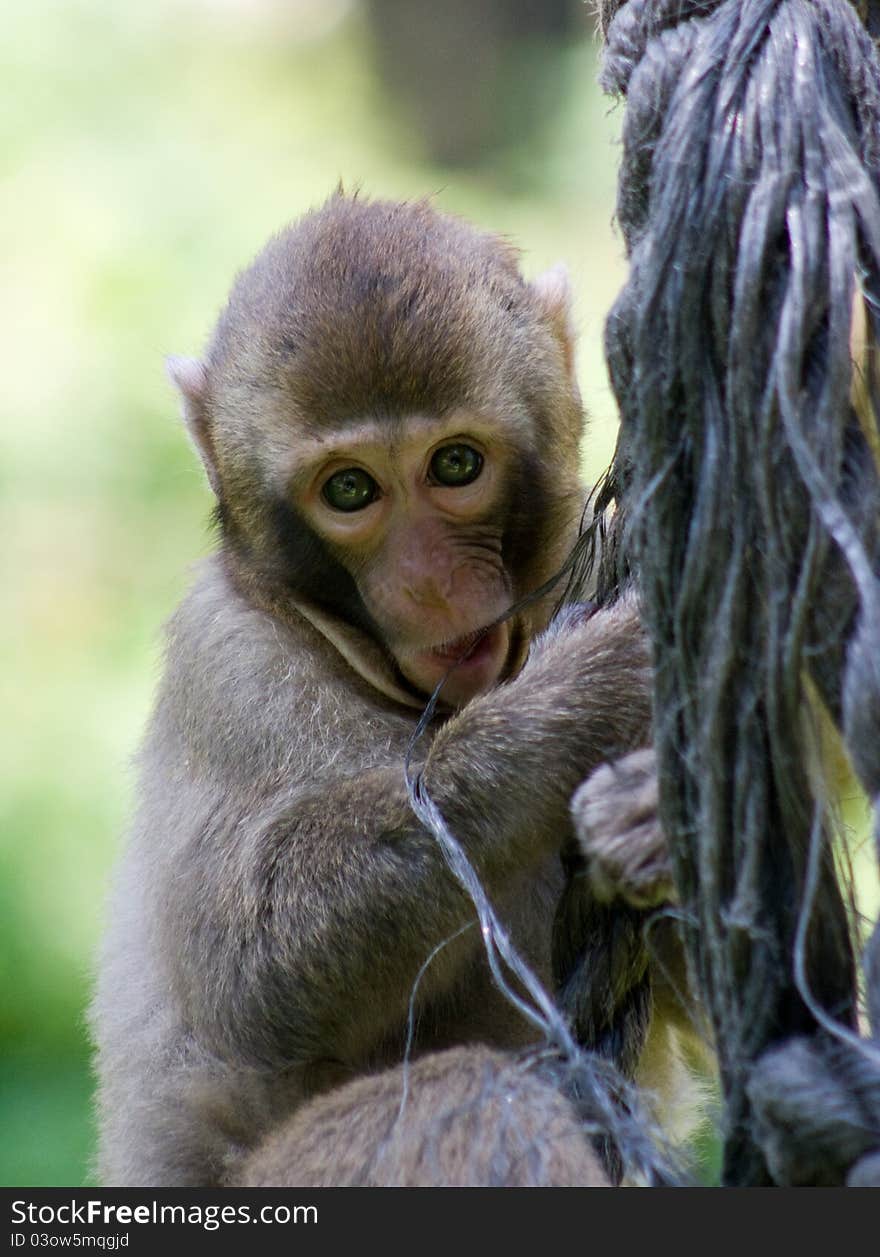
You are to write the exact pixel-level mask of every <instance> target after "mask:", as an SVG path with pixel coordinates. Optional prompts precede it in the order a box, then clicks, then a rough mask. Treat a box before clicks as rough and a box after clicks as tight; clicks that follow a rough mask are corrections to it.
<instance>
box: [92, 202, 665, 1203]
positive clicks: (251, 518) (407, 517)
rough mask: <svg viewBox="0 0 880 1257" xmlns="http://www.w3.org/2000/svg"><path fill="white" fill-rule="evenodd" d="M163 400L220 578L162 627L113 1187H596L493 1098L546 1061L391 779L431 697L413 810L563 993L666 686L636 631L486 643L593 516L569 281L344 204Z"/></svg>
mask: <svg viewBox="0 0 880 1257" xmlns="http://www.w3.org/2000/svg"><path fill="white" fill-rule="evenodd" d="M169 371H170V374H171V377H172V379H173V381H174V382H175V384H176V385H177V387H178V389H179V391H180V394H181V396H182V400H183V411H184V415H185V418H186V422H187V425H188V428H189V431H190V434H191V435H192V438H193V440H194V442H195V445H196V447H197V448H198V451H199V453H200V455H201V457H202V461H203V463H204V466H205V470H206V472H207V475H208V479H209V482H210V485H211V488H212V489H213V492H214V494H215V497H216V515H217V521H218V525H219V534H220V546H219V551H218V553H217V554H215V555H214V556H213V557H211V558H209V559H208V560H207V561H205V562H204V563H202V564H201V566H200V569H199V571H198V574H197V577H196V581H195V584H194V586H193V588H192V590H191V592H190V593H189V595H188V596H187V598H186V599H185V600H184V602H183V604H182V605H181V607H180V608H179V609H178V611H177V612H176V614H175V615H174V617H173V619H172V620H171V623H170V626H169V629H168V640H167V652H166V661H165V670H164V676H163V679H162V683H161V686H160V689H159V693H158V697H157V700H156V706H155V710H154V713H153V716H152V719H151V722H150V725H149V728H148V731H147V734H146V739H145V743H144V746H143V750H142V755H141V760H140V765H141V782H140V788H139V806H138V809H137V815H136V819H135V822H134V826H133V830H132V833H131V835H130V838H129V841H128V844H127V847H126V849H125V852H124V854H123V856H122V859H121V861H120V864H119V867H118V870H117V873H116V878H115V885H114V889H113V893H112V898H111V905H110V924H109V929H108V931H107V934H106V938H105V942H104V947H103V953H102V959H101V966H100V979H99V984H98V990H97V994H96V998H95V1001H94V1005H93V1012H92V1016H93V1025H94V1032H95V1038H96V1041H97V1045H98V1073H99V1082H100V1090H99V1106H100V1153H99V1173H100V1176H101V1179H102V1181H103V1182H105V1183H107V1184H120V1185H132V1186H185V1185H201V1186H216V1185H234V1184H237V1183H238V1184H241V1183H258V1184H270V1185H271V1184H276V1185H284V1184H301V1185H312V1184H318V1185H320V1184H327V1185H333V1184H337V1185H344V1184H370V1183H386V1184H395V1183H416V1184H418V1183H421V1184H429V1183H464V1184H468V1183H470V1184H491V1183H519V1184H529V1183H535V1184H539V1185H540V1184H549V1185H553V1184H563V1183H589V1182H603V1181H605V1178H604V1174H603V1171H602V1168H601V1166H600V1165H599V1163H598V1161H597V1159H596V1157H595V1155H594V1154H593V1152H592V1150H591V1148H590V1146H589V1143H588V1142H587V1141H586V1139H585V1138H583V1137H582V1135H581V1133H580V1131H579V1130H578V1128H577V1121H576V1118H575V1115H574V1113H573V1110H571V1109H569V1107H568V1102H567V1101H566V1100H565V1099H564V1098H563V1097H562V1096H561V1095H560V1094H559V1093H558V1092H557V1091H556V1090H555V1089H554V1088H553V1087H552V1086H551V1085H550V1084H549V1083H548V1082H542V1081H541V1080H540V1079H538V1078H534V1077H533V1078H531V1079H530V1080H529V1081H528V1083H527V1085H523V1086H522V1087H521V1088H519V1089H517V1090H513V1091H511V1090H510V1088H509V1087H508V1081H509V1078H510V1076H511V1075H510V1071H511V1068H512V1062H514V1059H515V1058H514V1054H515V1052H516V1051H518V1050H520V1049H521V1048H523V1047H524V1046H526V1045H528V1044H530V1043H531V1042H532V1041H533V1040H534V1038H535V1031H534V1029H533V1028H532V1027H531V1025H530V1024H528V1023H527V1022H526V1021H525V1020H524V1018H523V1017H522V1016H521V1014H520V1013H518V1012H517V1011H516V1009H514V1008H513V1007H511V1006H510V1004H509V1003H508V1002H507V1001H506V1000H505V999H504V998H502V996H501V995H500V993H499V992H498V991H497V990H496V988H495V986H494V984H493V982H492V980H491V976H490V973H489V968H488V965H487V962H486V958H485V955H484V951H483V946H482V942H481V938H480V933H479V930H478V929H476V928H473V923H474V911H473V906H472V905H471V903H470V901H469V899H468V898H467V896H466V895H465V893H464V892H463V890H462V889H461V888H460V886H459V885H458V884H457V882H456V881H455V879H454V878H453V876H452V874H451V873H450V872H449V870H448V869H447V867H446V865H445V863H444V860H443V857H442V855H441V853H440V851H439V849H438V846H437V843H436V841H435V840H434V839H433V837H432V836H431V835H430V834H428V833H427V832H426V831H425V830H424V829H423V828H422V826H421V825H420V823H419V822H418V821H417V819H416V817H415V816H414V814H413V813H412V811H411V809H410V806H409V803H408V799H407V794H406V789H405V780H404V757H405V754H406V752H407V748H408V746H409V743H410V740H411V738H412V735H413V732H414V729H415V727H416V724H417V722H418V719H419V716H420V714H421V712H422V710H423V708H424V706H425V704H426V702H427V699H428V696H429V695H430V694H431V692H432V690H433V689H434V688H435V686H437V685H438V684H439V683H440V682H441V681H442V682H443V685H442V690H441V693H440V698H441V704H440V706H439V708H438V714H437V715H436V717H435V718H434V720H433V721H432V723H431V725H430V727H429V729H428V731H427V733H426V734H425V736H424V738H423V739H422V742H421V743H420V745H419V747H418V767H419V770H420V772H421V774H422V780H423V782H424V784H425V787H426V789H427V791H428V792H429V794H430V796H431V798H432V799H433V800H434V802H435V803H436V805H437V806H438V807H439V809H440V811H441V812H442V814H443V816H444V817H445V819H446V821H447V823H448V824H449V826H450V827H451V829H452V831H453V832H454V833H455V835H456V837H457V839H458V841H459V842H460V843H461V844H462V846H463V847H464V849H465V851H466V852H467V855H468V858H469V860H470V861H471V863H472V865H473V867H474V868H475V870H476V871H477V873H478V875H479V876H480V878H481V880H482V882H483V884H484V886H485V888H486V890H487V893H488V894H489V896H490V898H491V900H492V902H493V904H494V906H495V908H496V911H497V912H498V914H499V916H500V918H501V919H502V921H503V922H504V924H505V926H506V927H507V929H508V930H509V932H510V934H511V937H512V938H513V940H514V942H515V944H516V946H517V947H518V948H519V950H520V953H521V954H522V955H523V956H524V957H525V958H526V960H527V961H528V963H529V964H530V965H531V966H532V968H533V969H534V971H535V972H536V973H537V974H538V975H539V977H541V978H542V979H543V980H544V981H545V983H547V984H548V985H549V984H550V982H551V958H550V949H551V933H552V922H553V917H554V912H555V910H556V906H557V903H558V901H559V898H560V894H561V890H562V886H563V881H564V878H563V870H562V864H561V860H560V852H561V850H562V848H563V845H564V844H565V843H567V842H571V840H572V838H571V835H572V829H571V820H570V817H569V803H570V800H571V796H572V794H573V793H574V791H575V790H576V788H577V787H578V786H579V785H580V784H581V782H583V781H584V780H585V779H586V778H587V777H588V775H589V774H590V773H591V772H592V771H593V769H595V768H596V767H597V766H598V765H600V764H602V763H603V762H605V761H607V760H611V759H614V758H616V757H618V756H620V755H623V754H625V753H627V752H629V751H632V750H635V749H636V748H638V747H640V746H643V745H644V744H645V743H646V742H647V741H648V740H649V735H650V688H651V687H650V674H649V666H648V658H647V652H646V646H645V642H644V640H643V636H642V632H641V629H640V626H639V621H638V616H637V614H636V611H635V609H634V606H633V605H632V603H631V602H630V601H627V600H623V601H621V602H620V603H618V604H617V605H616V606H614V607H612V608H610V609H606V610H602V611H599V612H597V613H596V614H594V615H592V616H590V617H584V616H580V617H579V616H577V615H568V616H566V617H564V618H563V620H562V621H560V622H559V623H558V624H557V625H556V626H555V627H551V628H550V630H549V631H548V632H545V630H546V629H547V621H548V618H549V616H550V612H551V606H552V600H553V597H554V596H558V595H548V596H547V597H545V598H544V599H543V600H539V601H536V602H533V603H531V604H530V605H529V606H528V607H527V608H526V609H524V610H521V611H519V612H518V613H516V614H514V615H512V616H510V617H509V618H507V619H503V620H502V619H500V617H501V616H502V615H503V614H504V613H505V612H506V611H507V610H508V608H510V607H511V606H512V604H514V603H515V602H516V601H517V600H518V599H520V598H521V597H522V596H523V595H525V594H527V593H529V592H530V591H533V590H535V589H537V588H539V587H540V586H541V585H542V584H543V582H545V581H546V580H547V579H548V577H550V576H551V575H553V574H554V573H555V572H556V571H557V570H558V569H559V567H560V565H561V564H562V562H563V561H564V559H565V557H566V555H567V554H568V552H569V550H570V547H571V545H572V543H573V541H574V539H575V536H576V533H577V528H578V521H579V518H580V515H581V511H582V504H583V492H582V488H581V484H580V479H579V472H578V455H579V444H580V439H581V433H582V427H583V415H582V409H581V404H580V400H579V396H578V390H577V386H576V383H575V375H574V363H573V350H572V342H571V333H570V328H569V314H568V293H567V286H566V283H565V279H564V276H563V275H562V274H561V273H559V272H557V271H553V272H551V273H550V274H549V275H547V276H545V277H543V278H541V279H538V280H537V281H535V282H534V283H527V282H525V281H524V279H523V278H522V277H521V275H520V273H519V271H518V268H517V262H516V256H515V253H514V251H513V250H512V249H511V248H510V247H509V246H508V245H507V244H506V243H505V242H503V241H502V240H500V239H498V238H496V237H493V236H491V235H487V234H483V233H482V232H479V231H477V230H475V229H473V228H472V227H470V226H468V225H466V224H464V223H462V222H460V221H458V220H456V219H454V218H450V217H446V216H443V215H441V214H439V213H437V212H435V211H434V210H433V209H432V208H431V207H430V206H428V205H427V204H423V203H416V204H393V203H386V202H369V201H366V200H363V199H360V198H356V197H355V198H351V197H346V196H344V195H342V194H337V195H335V196H334V197H332V198H331V199H330V200H329V201H328V202H327V204H326V205H324V207H323V208H321V209H320V210H318V211H316V212H314V213H311V214H308V215H306V216H305V217H304V218H303V219H301V220H300V221H299V222H298V223H296V224H294V225H293V226H292V227H291V228H289V229H288V230H286V231H284V232H282V233H280V234H279V235H278V236H276V237H275V238H274V239H273V240H272V241H270V243H269V244H268V245H267V246H266V248H265V249H264V250H263V252H262V253H261V254H260V255H259V256H258V258H257V259H256V261H255V262H254V263H253V264H252V265H251V266H250V267H249V269H247V270H246V271H245V272H244V273H243V274H242V275H240V276H239V278H238V279H237V281H236V283H235V285H234V287H233V290H232V294H231V296H230V298H229V302H228V305H227V306H226V309H225V310H224V312H223V313H222V315H221V317H220V320H219V323H218V325H217V328H216V330H215V332H214V335H213V338H212V340H211V342H210V345H209V348H208V351H207V355H206V357H205V360H204V362H197V361H187V360H182V359H172V360H171V361H170V364H169ZM487 628H488V631H486V632H483V630H486V629H487ZM481 634H482V636H481ZM462 656H466V658H464V659H463V661H462V662H460V663H459V665H458V666H457V667H454V668H453V667H452V665H453V664H454V663H455V661H456V660H458V659H460V658H461V657H462ZM435 952H436V955H434V954H433V953H435ZM429 957H432V959H431V960H430V963H426V962H428V960H429ZM417 979H418V981H417ZM410 1015H411V1025H412V1033H411V1036H410V1039H409V1043H408V1026H409V1024H410ZM407 1052H408V1054H409V1064H408V1066H407V1069H408V1073H407V1077H406V1096H407V1099H406V1103H405V1104H404V1105H403V1107H401V1100H402V1096H403V1094H404V1077H403V1072H404V1067H403V1066H402V1064H401V1062H402V1061H403V1059H404V1056H405V1054H406V1053H407ZM463 1106H464V1107H466V1108H467V1107H468V1106H470V1107H469V1108H468V1112H469V1113H470V1114H471V1118H470V1119H469V1120H468V1121H465V1122H462V1121H460V1120H459V1119H457V1118H456V1119H455V1120H453V1115H455V1114H456V1112H460V1111H463ZM468 1132H470V1133H468ZM475 1132H476V1133H475ZM477 1133H478V1136H479V1137H478V1138H477ZM550 1134H552V1135H553V1137H552V1138H550V1137H549V1135H550Z"/></svg>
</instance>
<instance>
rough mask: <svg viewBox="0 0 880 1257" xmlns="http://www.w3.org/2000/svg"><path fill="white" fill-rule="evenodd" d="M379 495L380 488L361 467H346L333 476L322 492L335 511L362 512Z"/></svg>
mask: <svg viewBox="0 0 880 1257" xmlns="http://www.w3.org/2000/svg"><path fill="white" fill-rule="evenodd" d="M378 493H379V486H378V485H377V484H376V482H375V480H374V479H373V477H372V476H370V475H368V474H367V472H365V471H362V470H361V468H360V467H346V468H345V470H344V471H337V472H336V474H335V475H333V476H331V477H330V479H329V480H328V481H327V483H326V484H325V485H324V487H323V489H322V490H321V496H322V497H323V499H324V501H325V502H326V503H327V504H328V506H332V507H333V509H334V511H362V510H363V509H364V507H365V506H369V505H370V503H371V502H372V501H373V499H374V498H375V497H377V495H378Z"/></svg>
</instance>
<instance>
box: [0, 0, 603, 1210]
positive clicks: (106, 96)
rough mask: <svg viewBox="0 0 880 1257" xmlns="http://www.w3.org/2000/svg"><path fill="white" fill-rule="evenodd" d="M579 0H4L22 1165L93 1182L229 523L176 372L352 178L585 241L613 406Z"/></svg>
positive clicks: (11, 1046)
mask: <svg viewBox="0 0 880 1257" xmlns="http://www.w3.org/2000/svg"><path fill="white" fill-rule="evenodd" d="M595 77H596V62H595V46H594V41H593V36H592V29H591V24H590V21H589V17H588V13H587V10H586V9H585V8H584V6H583V5H582V4H580V3H579V2H578V0H571V2H569V0H558V2H557V0H497V2H493V0H448V2H447V3H445V4H437V3H436V2H435V0H150V3H134V4H129V5H121V4H118V3H113V2H112V0H29V3H28V4H27V5H24V4H18V5H13V4H12V3H11V2H10V3H7V4H6V5H4V6H3V40H2V45H0V82H2V85H3V87H2V91H3V97H4V100H3V108H2V110H0V136H2V141H0V179H2V187H0V219H2V222H3V240H4V245H5V248H4V254H3V258H2V263H0V264H2V282H0V310H2V329H3V335H2V340H0V343H2V352H3V354H4V364H3V383H4V388H3V398H2V403H0V404H2V407H3V422H2V428H0V529H2V536H3V537H4V538H5V542H4V547H3V549H4V563H5V566H6V573H5V575H4V579H3V582H2V588H3V596H4V598H6V599H7V600H8V605H7V607H6V610H5V614H4V615H3V616H2V617H0V634H2V650H3V657H4V658H5V659H6V660H7V663H6V666H5V667H4V670H3V672H4V682H5V685H6V687H7V689H6V694H5V702H4V710H5V711H6V720H5V721H4V728H3V732H2V734H0V737H2V742H3V745H2V756H0V762H2V765H3V769H4V772H5V780H4V783H3V789H2V795H0V797H2V804H0V807H2V823H0V975H2V987H3V998H2V1002H0V1129H2V1130H3V1135H4V1137H3V1139H2V1141H0V1184H4V1185H30V1186H37V1185H74V1184H80V1183H83V1182H84V1181H88V1178H89V1173H90V1170H89V1162H90V1157H91V1154H92V1148H93V1130H92V1125H91V1117H90V1093H91V1086H92V1083H91V1078H90V1073H89V1049H88V1043H87V1038H86V1034H85V1029H84V1021H83V1010H84V1007H85V1004H86V1002H87V997H88V990H89V986H90V968H91V964H92V957H93V955H94V950H95V946H96V941H97V939H98V937H99V934H100V930H101V923H102V910H103V908H102V905H103V897H104V891H105V885H106V880H107V875H108V870H109V868H110V865H111V862H112V859H113V856H114V852H115V851H116V849H117V846H118V843H119V841H120V836H121V834H122V832H123V831H124V826H125V818H126V815H127V812H128V810H129V806H130V802H131V789H132V774H131V768H130V761H131V757H132V755H133V752H134V750H135V748H136V745H137V741H138V737H139V731H140V729H141V727H142V725H143V722H144V720H145V717H146V713H147V710H148V706H149V702H150V696H151V691H152V689H153V686H154V683H155V680H156V675H157V669H158V660H159V645H160V639H159V630H160V625H161V623H162V621H163V620H164V619H165V617H166V616H167V615H168V614H169V613H170V611H171V610H172V608H173V606H174V604H175V602H176V601H177V599H178V598H179V596H180V594H181V592H182V591H183V589H184V587H185V584H186V580H187V575H186V571H187V566H188V564H189V563H191V562H192V560H193V559H195V558H196V557H197V556H198V555H200V554H201V553H203V552H204V551H205V550H206V549H207V548H208V547H209V544H210V541H209V536H208V531H207V516H208V511H209V508H210V501H209V494H208V491H207V486H206V484H205V483H204V482H203V478H202V475H201V472H200V469H199V467H198V465H197V460H196V458H195V456H194V455H193V454H192V453H191V451H190V449H189V447H188V444H187V440H186V438H185V435H184V432H183V429H182V426H181V425H180V424H179V423H178V421H177V414H176V410H177V408H176V402H175V399H174V397H173V396H172V392H171V389H170V386H169V385H168V384H167V383H166V381H165V378H164V373H163V365H162V364H163V357H164V355H165V354H168V353H186V354H194V353H198V352H199V351H200V350H201V348H202V346H203V344H204V341H205V339H206V337H207V334H208V332H209V329H210V327H211V325H212V323H213V320H214V318H215V315H216V313H217V312H218V310H219V307H220V305H221V303H222V301H223V299H224V296H225V293H226V291H227V289H228V286H229V283H230V280H231V278H232V275H233V274H234V272H235V271H236V270H237V269H238V268H240V267H241V266H242V265H244V264H245V263H246V262H247V261H248V260H249V259H250V257H251V256H252V255H253V254H254V253H255V252H256V250H257V249H258V248H259V247H260V245H261V244H262V243H263V241H264V240H265V239H266V237H268V235H269V234H270V233H271V232H273V231H274V230H275V229H276V228H278V227H279V226H280V225H282V224H284V223H285V222H286V221H288V220H289V219H291V218H293V217H295V216H297V215H298V214H300V213H301V212H303V211H304V210H306V209H308V208H309V207H310V206H313V205H316V204H318V203H320V202H321V201H322V200H323V199H324V198H325V197H326V196H327V195H328V193H329V192H330V191H331V190H332V189H333V188H334V186H335V185H336V184H337V182H338V181H339V180H340V179H342V180H344V182H345V184H346V186H348V187H354V186H356V185H360V186H361V187H362V189H363V191H364V192H365V193H366V194H372V195H377V196H379V195H381V196H389V197H416V196H422V195H425V194H428V195H431V196H433V197H434V198H435V200H436V203H437V205H438V206H439V207H440V208H442V209H445V210H449V211H454V212H458V213H461V214H464V215H466V216H467V217H469V218H471V219H473V220H475V221H476V222H477V223H479V224H482V225H484V226H485V227H487V228H490V229H493V230H495V231H498V232H502V233H505V234H507V235H509V236H511V237H512V238H513V239H514V240H515V241H516V242H517V243H518V244H519V245H520V246H521V247H522V249H523V265H524V269H525V271H526V273H527V274H528V275H534V274H536V273H538V272H539V271H540V270H541V269H543V268H544V267H546V266H548V265H551V264H553V263H554V262H555V261H557V260H558V259H560V258H561V259H564V260H566V261H567V263H568V264H569V267H570V271H571V275H572V280H573V284H574V289H575V292H576V294H577V302H576V310H575V314H576V319H577V324H578V327H579V329H580V333H581V348H580V358H579V370H580V375H581V380H582V386H583V392H584V398H585V401H586V404H587V407H588V409H589V410H590V412H591V414H592V416H593V439H592V441H591V443H590V447H589V455H588V466H587V467H585V474H586V475H587V476H588V477H589V478H594V477H595V476H596V475H598V473H599V472H600V471H601V470H602V468H603V467H604V466H605V464H606V463H607V462H608V459H609V457H610V453H611V449H612V446H613V439H614V408H613V403H612V401H611V398H610V394H609V392H608V389H607V385H606V377H605V371H604V366H603V363H602V356H601V347H600V341H601V327H602V321H603V317H604V314H605V312H606V311H607V309H608V306H609V305H610V303H611V300H612V299H613V296H614V294H615V292H616V290H617V288H618V287H619V285H620V282H621V280H622V276H623V262H622V247H621V244H620V241H619V238H618V237H617V236H616V235H615V233H614V230H613V225H612V213H613V200H614V165H615V160H616V148H615V137H616V135H617V132H618V129H619V122H620V114H619V111H616V110H613V109H612V108H611V107H610V106H609V104H608V102H607V101H605V100H603V99H602V98H601V96H600V94H599V92H598V90H597V89H596V87H595Z"/></svg>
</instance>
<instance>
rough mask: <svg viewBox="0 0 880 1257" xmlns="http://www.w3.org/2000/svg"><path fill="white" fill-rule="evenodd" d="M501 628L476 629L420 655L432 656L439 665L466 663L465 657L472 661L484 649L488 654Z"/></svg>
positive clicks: (430, 648)
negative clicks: (494, 637) (495, 635)
mask: <svg viewBox="0 0 880 1257" xmlns="http://www.w3.org/2000/svg"><path fill="white" fill-rule="evenodd" d="M500 627H501V626H500V625H496V626H495V628H481V629H475V630H474V632H473V633H465V634H464V636H463V637H456V638H455V639H454V640H453V641H451V642H443V643H442V644H441V645H440V646H431V647H429V649H428V650H425V651H421V652H420V654H422V655H423V656H430V657H431V658H433V659H436V660H437V661H438V663H446V664H453V663H457V662H458V660H461V661H462V662H463V663H464V662H465V661H466V660H465V657H467V659H471V658H472V657H473V656H474V655H478V654H482V653H483V651H484V649H485V650H486V651H487V652H488V651H489V650H490V649H491V646H492V645H494V643H493V642H491V641H490V639H491V638H492V635H493V633H496V632H497V631H498V630H499V629H500ZM481 639H482V640H481Z"/></svg>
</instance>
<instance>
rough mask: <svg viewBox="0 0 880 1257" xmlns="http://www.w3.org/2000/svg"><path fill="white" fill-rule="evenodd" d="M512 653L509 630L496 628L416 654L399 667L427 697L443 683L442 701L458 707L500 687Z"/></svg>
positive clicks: (500, 626) (503, 626) (473, 633)
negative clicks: (499, 682) (494, 687)
mask: <svg viewBox="0 0 880 1257" xmlns="http://www.w3.org/2000/svg"><path fill="white" fill-rule="evenodd" d="M509 651H510V633H509V629H508V626H507V624H496V625H492V626H491V627H489V628H481V629H476V630H474V631H473V632H471V633H464V634H462V636H461V637H456V638H453V639H451V640H449V641H445V642H441V643H440V644H439V645H437V646H431V647H428V648H426V649H423V650H420V651H414V652H413V653H412V654H411V655H409V656H408V657H407V658H406V659H402V660H401V661H400V666H401V669H402V671H403V674H404V676H406V677H407V678H408V679H409V681H411V682H412V684H414V685H415V686H417V687H418V688H419V689H420V690H422V691H424V692H425V693H428V694H430V693H431V691H432V690H433V689H434V687H435V686H436V685H438V684H439V683H440V682H441V681H443V695H442V696H443V699H444V701H445V702H447V703H450V704H451V705H452V706H454V707H455V706H460V705H461V704H462V703H464V702H467V701H468V700H469V699H471V698H473V697H475V695H477V694H481V693H484V692H485V691H486V690H489V689H491V688H492V686H493V685H495V684H496V683H497V681H498V679H499V678H500V676H501V674H502V673H503V671H504V668H505V665H506V663H507V656H508V653H509Z"/></svg>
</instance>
